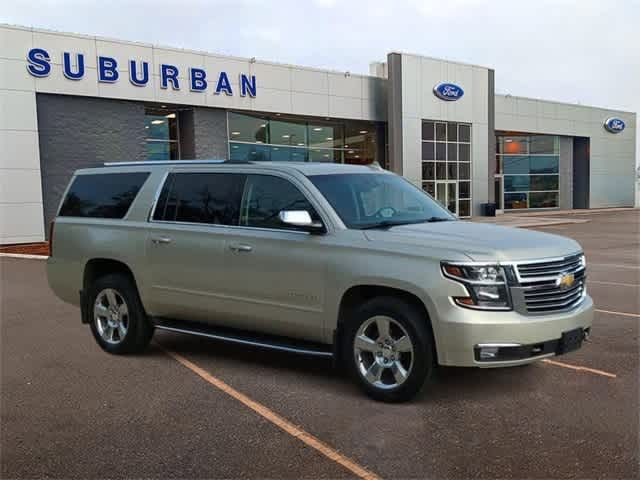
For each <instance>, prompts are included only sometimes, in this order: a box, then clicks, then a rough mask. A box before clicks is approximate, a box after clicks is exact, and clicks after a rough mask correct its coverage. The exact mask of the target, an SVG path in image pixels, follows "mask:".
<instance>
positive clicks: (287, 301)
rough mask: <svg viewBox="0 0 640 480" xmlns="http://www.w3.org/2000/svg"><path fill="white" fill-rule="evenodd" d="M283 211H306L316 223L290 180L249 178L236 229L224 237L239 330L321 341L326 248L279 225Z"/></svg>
mask: <svg viewBox="0 0 640 480" xmlns="http://www.w3.org/2000/svg"><path fill="white" fill-rule="evenodd" d="M282 210H307V211H308V212H309V213H311V216H312V218H314V220H318V221H319V220H320V217H319V216H318V215H317V213H316V210H315V209H314V207H313V206H312V205H311V203H310V202H309V201H308V200H307V198H306V197H305V195H304V194H303V193H302V191H301V190H300V189H299V188H298V187H297V186H295V185H294V184H293V183H292V182H291V181H290V180H289V179H286V178H283V177H280V176H275V175H264V174H255V175H251V174H250V175H248V177H247V182H246V184H245V190H244V195H243V200H242V206H241V208H240V222H239V227H238V228H234V229H233V231H232V232H231V234H230V235H229V237H228V239H227V249H226V252H225V254H226V258H227V262H226V264H227V271H226V276H225V284H226V288H228V291H229V298H230V299H233V301H234V302H235V306H234V307H233V311H228V312H227V314H228V315H229V316H230V317H233V318H234V322H235V323H236V324H237V325H238V326H239V327H241V328H247V329H249V328H250V329H252V330H256V331H263V332H268V333H273V334H277V335H285V336H290V337H300V338H306V339H314V340H321V339H322V338H323V333H324V324H323V321H324V316H323V311H324V297H325V282H326V271H327V265H328V262H327V255H328V253H327V249H328V248H329V247H328V244H327V240H326V236H324V235H310V234H308V233H306V232H303V231H299V230H292V229H291V228H286V227H285V226H284V225H282V224H281V223H280V221H279V219H278V214H279V213H280V211H282Z"/></svg>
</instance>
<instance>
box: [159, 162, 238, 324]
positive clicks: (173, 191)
mask: <svg viewBox="0 0 640 480" xmlns="http://www.w3.org/2000/svg"><path fill="white" fill-rule="evenodd" d="M245 178H246V177H245V175H243V174H240V173H229V172H220V173H218V172H215V173H212V172H210V171H209V172H194V171H186V172H185V171H182V172H180V171H175V172H172V173H170V174H169V175H168V177H167V179H166V181H165V183H164V186H163V187H162V190H161V193H160V195H159V197H158V201H157V202H156V207H155V209H154V212H153V213H152V218H151V221H150V223H149V232H148V237H147V243H146V254H147V272H148V279H147V280H148V282H149V287H150V288H148V289H147V290H148V291H150V292H151V295H150V297H151V298H150V300H151V301H150V310H152V313H153V314H154V315H156V316H161V317H168V318H173V319H185V320H198V321H205V322H210V323H224V322H221V321H217V319H218V318H219V313H220V312H221V311H222V310H224V308H223V307H222V306H221V303H224V297H225V285H226V272H225V270H226V265H225V262H226V259H225V251H226V250H225V245H226V237H227V235H228V234H229V229H230V227H232V226H233V225H237V224H238V218H239V209H240V201H241V196H242V190H243V185H244V181H245Z"/></svg>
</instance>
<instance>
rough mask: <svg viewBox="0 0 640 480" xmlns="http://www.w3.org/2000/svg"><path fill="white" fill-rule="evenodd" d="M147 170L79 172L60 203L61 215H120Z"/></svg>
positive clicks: (135, 193)
mask: <svg viewBox="0 0 640 480" xmlns="http://www.w3.org/2000/svg"><path fill="white" fill-rule="evenodd" d="M148 176H149V174H148V173H146V172H144V173H142V172H141V173H106V174H93V175H78V176H77V177H76V178H75V180H74V181H73V184H72V185H71V188H69V191H68V192H67V196H66V197H65V199H64V202H63V203H62V207H60V213H59V215H60V216H61V217H94V218H123V217H124V216H125V215H126V214H127V211H128V210H129V207H130V206H131V203H133V200H134V199H135V198H136V195H137V194H138V192H139V191H140V187H142V184H143V183H144V181H145V180H146V179H147V177H148Z"/></svg>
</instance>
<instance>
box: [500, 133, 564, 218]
mask: <svg viewBox="0 0 640 480" xmlns="http://www.w3.org/2000/svg"><path fill="white" fill-rule="evenodd" d="M496 140H497V142H496V143H497V149H498V154H497V155H496V163H497V168H498V173H499V174H503V175H504V177H503V178H504V183H503V184H504V202H503V205H504V209H506V210H509V209H521V208H557V207H558V206H559V203H558V201H559V189H560V175H559V169H560V168H559V165H560V153H559V152H560V138H559V137H558V136H554V135H530V136H524V135H518V136H513V135H500V134H499V135H498V137H497V139H496Z"/></svg>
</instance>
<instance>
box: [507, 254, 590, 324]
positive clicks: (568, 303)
mask: <svg viewBox="0 0 640 480" xmlns="http://www.w3.org/2000/svg"><path fill="white" fill-rule="evenodd" d="M515 268H516V274H517V276H518V281H519V283H520V285H521V288H522V293H523V295H524V303H525V307H526V310H527V312H528V313H532V314H536V313H539V314H543V313H552V312H558V311H563V310H569V309H571V308H573V307H575V306H576V305H578V304H579V303H580V302H581V301H582V299H583V298H584V295H585V281H586V272H585V267H584V261H583V255H582V254H577V255H571V256H569V257H565V258H563V259H558V260H550V261H542V262H531V263H523V264H516V265H515ZM571 275H573V282H569V281H568V277H570V276H571ZM563 277H564V279H565V280H567V282H565V283H563V282H561V279H563Z"/></svg>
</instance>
